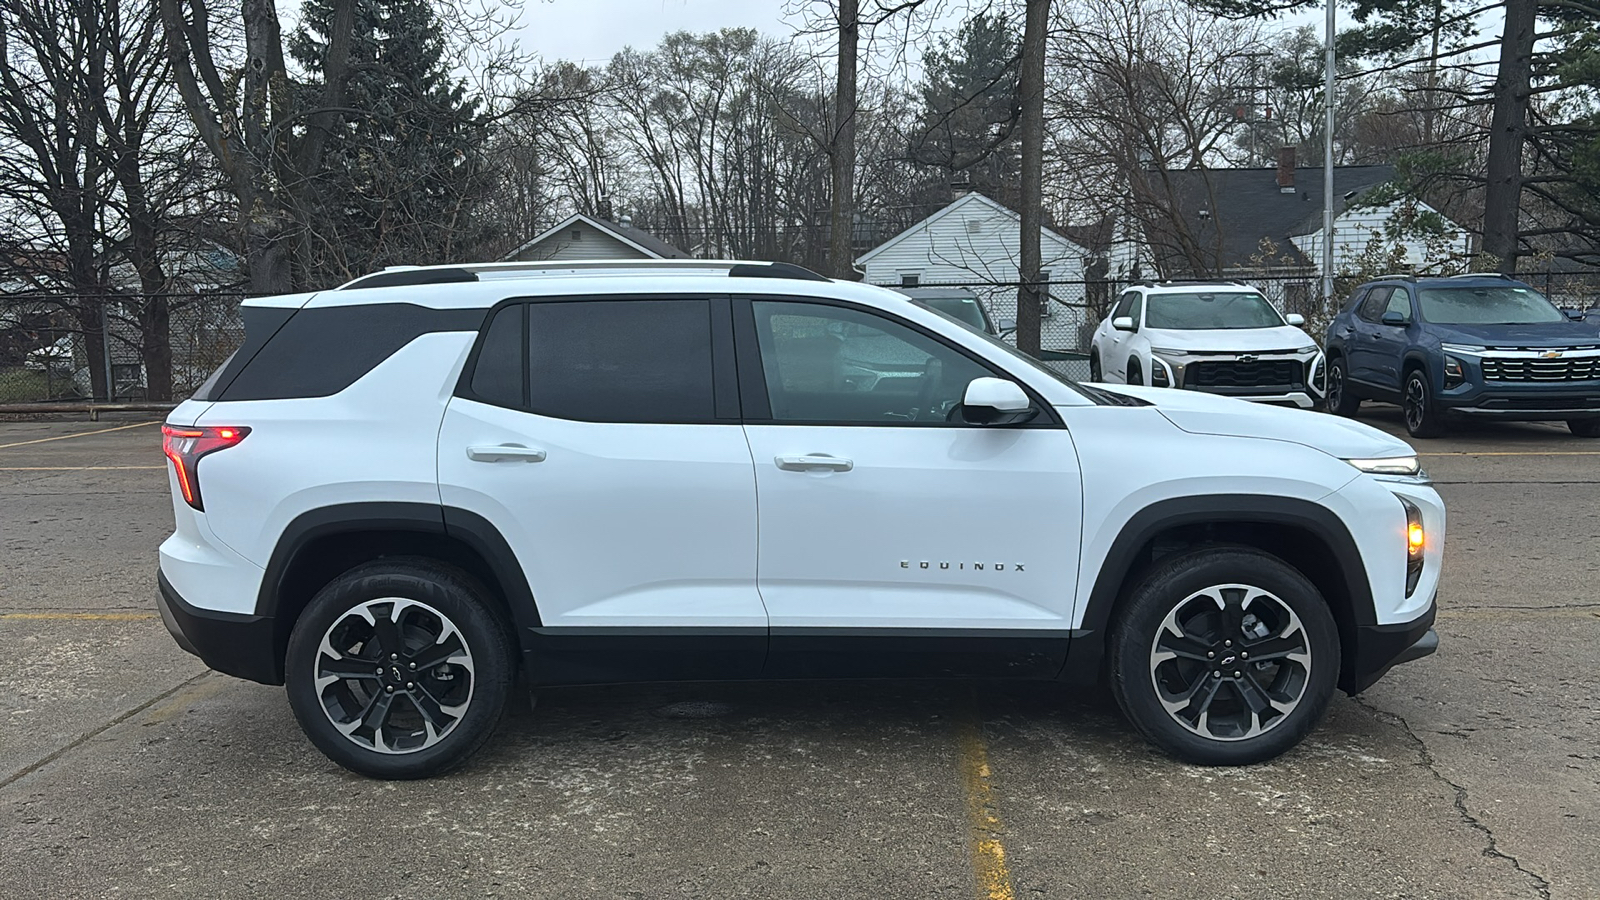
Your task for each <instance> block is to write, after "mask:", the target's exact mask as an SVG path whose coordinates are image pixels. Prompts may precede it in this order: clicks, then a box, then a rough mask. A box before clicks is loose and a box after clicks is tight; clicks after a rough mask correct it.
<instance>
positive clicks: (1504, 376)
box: [1326, 275, 1600, 438]
mask: <svg viewBox="0 0 1600 900" xmlns="http://www.w3.org/2000/svg"><path fill="white" fill-rule="evenodd" d="M1326 351H1327V358H1328V382H1327V403H1328V410H1329V411H1330V412H1333V413H1337V414H1338V415H1341V416H1349V415H1354V414H1355V411H1356V409H1357V408H1358V407H1359V406H1360V405H1361V401H1362V400H1387V401H1390V402H1394V403H1399V404H1400V406H1401V408H1402V409H1403V410H1404V411H1405V420H1406V431H1408V432H1410V433H1411V436H1412V437H1418V438H1427V437H1437V436H1438V435H1439V434H1441V433H1442V432H1443V431H1444V428H1445V420H1446V417H1447V416H1451V415H1470V416H1481V417H1484V418H1495V419H1503V420H1504V419H1519V420H1550V419H1565V420H1566V423H1567V427H1568V428H1570V429H1572V433H1573V434H1576V435H1580V436H1582V437H1600V322H1597V321H1596V317H1590V318H1589V319H1587V320H1585V318H1584V314H1583V313H1582V312H1580V311H1577V310H1562V309H1558V308H1557V307H1556V306H1555V304H1553V303H1551V302H1550V301H1549V300H1547V299H1546V298H1545V296H1544V295H1543V294H1541V293H1539V292H1538V291H1536V290H1534V289H1533V288H1531V287H1529V286H1528V285H1526V284H1523V283H1522V282H1520V281H1516V280H1514V279H1512V278H1509V277H1506V276H1504V275H1459V276H1455V277H1449V278H1413V277H1409V276H1401V275H1395V276H1387V277H1384V278H1380V279H1378V280H1377V281H1372V282H1368V283H1367V284H1364V285H1362V286H1361V287H1360V289H1358V290H1357V291H1356V292H1355V296H1354V297H1352V298H1351V300H1350V302H1349V303H1348V304H1346V306H1345V308H1344V309H1343V310H1342V311H1341V312H1340V313H1339V315H1338V316H1336V317H1335V318H1334V320H1333V323H1332V324H1331V325H1329V326H1328V335H1327V341H1326Z"/></svg>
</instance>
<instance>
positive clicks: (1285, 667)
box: [1110, 547, 1340, 766]
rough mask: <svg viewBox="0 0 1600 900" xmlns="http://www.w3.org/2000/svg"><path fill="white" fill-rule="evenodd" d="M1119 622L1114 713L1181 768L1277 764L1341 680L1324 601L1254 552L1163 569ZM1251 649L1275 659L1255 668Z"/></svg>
mask: <svg viewBox="0 0 1600 900" xmlns="http://www.w3.org/2000/svg"><path fill="white" fill-rule="evenodd" d="M1117 615H1118V620H1117V621H1116V623H1115V624H1114V626H1113V629H1112V632H1111V646H1110V655H1111V690H1112V694H1113V695H1114V696H1115V697H1116V700H1117V705H1118V706H1120V707H1121V708H1122V711H1123V714H1124V715H1126V716H1127V717H1128V719H1129V720H1130V721H1131V722H1132V723H1133V725H1134V727H1135V728H1137V729H1138V730H1139V733H1140V734H1142V735H1144V736H1145V738H1146V739H1148V740H1149V741H1150V742H1151V743H1152V744H1154V745H1156V746H1157V747H1159V748H1160V749H1162V750H1164V751H1166V752H1167V753H1169V754H1171V755H1173V756H1175V757H1177V758H1178V759H1181V760H1183V761H1185V762H1190V763H1195V764H1198V765H1205V766H1238V765H1248V764H1250V763H1256V762H1261V761H1263V760H1268V759H1272V758H1273V757H1275V756H1278V755H1279V754H1281V753H1283V752H1284V751H1286V750H1288V749H1290V748H1291V747H1293V746H1295V745H1296V744H1298V743H1299V742H1300V741H1301V739H1303V738H1304V737H1305V736H1306V735H1307V734H1308V733H1310V731H1311V729H1312V728H1314V727H1316V724H1317V722H1318V721H1320V720H1321V718H1322V715H1323V713H1324V712H1326V710H1327V708H1328V701H1329V699H1330V698H1331V697H1332V696H1333V690H1334V687H1335V685H1337V684H1338V681H1339V664H1340V655H1339V629H1338V626H1337V625H1336V624H1335V623H1334V619H1333V614H1332V613H1331V612H1330V611H1329V609H1328V605H1327V603H1326V602H1325V601H1324V600H1323V598H1322V595H1321V594H1320V593H1318V591H1317V589H1316V587H1315V586H1314V585H1312V584H1311V582H1310V581H1308V580H1306V577H1305V576H1304V575H1301V574H1300V573H1299V572H1298V571H1296V570H1295V569H1294V568H1292V567H1290V566H1289V565H1287V564H1286V563H1284V562H1283V561H1282V560H1280V559H1278V558H1277V557H1274V556H1270V555H1268V554H1266V553H1262V552H1260V551H1257V550H1253V549H1249V548H1242V547H1211V548H1207V549H1204V550H1197V551H1194V552H1192V553H1186V554H1182V555H1180V556H1177V557H1174V558H1171V559H1167V560H1164V561H1162V562H1161V563H1159V564H1157V565H1156V567H1155V568H1154V569H1153V570H1152V571H1151V572H1150V573H1149V574H1148V575H1146V576H1145V577H1144V578H1143V580H1141V581H1140V582H1139V585H1138V586H1137V587H1136V588H1134V590H1133V592H1132V593H1131V594H1130V595H1129V596H1128V597H1127V599H1126V601H1125V602H1124V603H1123V605H1122V606H1121V608H1120V609H1119V611H1118V614H1117ZM1172 629H1176V630H1177V634H1176V635H1174V632H1173V630H1172ZM1224 642H1228V643H1224ZM1168 648H1175V649H1176V650H1178V651H1181V652H1182V653H1183V655H1178V653H1174V652H1173V651H1172V650H1171V649H1168ZM1252 648H1263V649H1257V650H1255V651H1254V652H1256V653H1257V655H1258V656H1259V655H1262V654H1265V653H1271V654H1273V656H1271V657H1270V658H1262V659H1257V660H1249V659H1248V655H1249V654H1250V653H1251V652H1252ZM1207 653H1210V654H1212V656H1210V657H1206V656H1204V655H1203V654H1207ZM1235 653H1237V654H1238V658H1236V659H1234V658H1232V657H1233V655H1234V654H1235ZM1190 654H1192V656H1191V655H1190ZM1230 665H1231V666H1236V667H1237V668H1229V667H1228V666H1230ZM1163 698H1165V700H1164V699H1163ZM1169 703H1170V704H1173V706H1172V707H1171V708H1170V710H1169V706H1168V705H1167V704H1169Z"/></svg>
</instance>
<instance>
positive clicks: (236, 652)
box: [156, 572, 283, 684]
mask: <svg viewBox="0 0 1600 900" xmlns="http://www.w3.org/2000/svg"><path fill="white" fill-rule="evenodd" d="M156 582H157V584H158V585H159V586H160V588H161V594H160V597H159V598H157V600H156V608H157V609H158V610H159V611H160V613H161V621H162V622H163V623H164V624H165V625H166V626H167V631H169V632H171V633H172V639H173V640H175V641H177V642H178V646H179V647H182V648H183V649H184V650H186V651H188V652H189V653H192V654H194V655H195V656H198V657H200V661H201V662H203V663H205V664H206V665H208V666H210V667H211V668H213V669H216V670H217V671H218V672H222V673H223V674H225V675H233V676H235V677H238V678H243V679H246V680H247V681H255V682H259V683H261V684H283V660H282V658H281V655H280V654H279V653H278V651H277V641H276V638H275V635H274V629H273V620H272V617H271V616H256V615H245V614H242V613H227V612H217V611H215V610H209V609H199V608H197V607H194V606H191V605H189V603H188V602H186V601H185V600H184V599H183V597H181V596H179V594H178V592H177V590H175V589H174V588H173V587H172V583H171V582H169V581H168V580H167V576H166V573H164V572H159V573H157V575H156Z"/></svg>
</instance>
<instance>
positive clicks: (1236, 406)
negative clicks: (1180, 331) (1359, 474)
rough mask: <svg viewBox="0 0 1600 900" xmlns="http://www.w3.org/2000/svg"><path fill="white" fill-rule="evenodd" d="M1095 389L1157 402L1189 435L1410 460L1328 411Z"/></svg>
mask: <svg viewBox="0 0 1600 900" xmlns="http://www.w3.org/2000/svg"><path fill="white" fill-rule="evenodd" d="M1095 387H1097V388H1099V389H1101V390H1105V391H1115V392H1116V393H1119V394H1127V395H1128V396H1130V397H1138V398H1139V399H1141V400H1148V401H1149V402H1151V403H1153V404H1155V407H1156V409H1157V410H1159V411H1160V412H1161V414H1162V415H1163V416H1166V417H1167V419H1168V420H1169V421H1171V422H1172V424H1174V425H1176V426H1178V427H1179V428H1181V429H1183V430H1184V431H1187V432H1189V433H1190V434H1216V435H1224V436H1227V437H1247V438H1265V439H1267V440H1274V441H1288V442H1290V443H1295V444H1303V445H1305V446H1307V447H1311V448H1313V449H1315V450H1321V451H1322V452H1324V453H1326V454H1328V455H1330V456H1337V457H1339V458H1340V459H1382V458H1384V457H1390V456H1411V455H1412V454H1414V453H1416V451H1415V450H1413V449H1411V445H1410V444H1407V443H1406V442H1405V441H1402V440H1400V439H1399V438H1397V437H1394V436H1392V435H1390V434H1387V433H1385V432H1382V431H1379V430H1378V429H1376V428H1373V427H1372V426H1370V425H1363V424H1361V423H1360V422H1356V421H1354V420H1351V419H1345V418H1341V417H1339V416H1331V415H1328V414H1327V413H1319V412H1311V411H1310V410H1304V409H1290V408H1288V407H1283V406H1269V405H1267V404H1265V403H1251V402H1249V401H1247V400H1235V399H1233V398H1232V397H1220V396H1218V395H1216V394H1207V393H1203V392H1201V391H1178V390H1172V389H1170V388H1148V387H1128V386H1125V385H1120V384H1118V385H1109V384H1106V385H1102V384H1097V385H1095Z"/></svg>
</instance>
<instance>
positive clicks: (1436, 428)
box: [1400, 369, 1444, 438]
mask: <svg viewBox="0 0 1600 900" xmlns="http://www.w3.org/2000/svg"><path fill="white" fill-rule="evenodd" d="M1400 408H1401V410H1402V411H1403V412H1404V413H1405V417H1406V433H1407V434H1409V435H1411V436H1412V437H1414V438H1432V437H1438V436H1439V435H1441V434H1444V412H1443V411H1442V410H1440V409H1439V406H1438V403H1437V402H1435V401H1434V399H1433V388H1431V387H1429V386H1428V376H1427V373H1425V372H1423V370H1421V369H1412V370H1411V371H1410V372H1408V373H1406V386H1405V391H1404V392H1403V395H1402V396H1401V398H1400Z"/></svg>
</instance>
